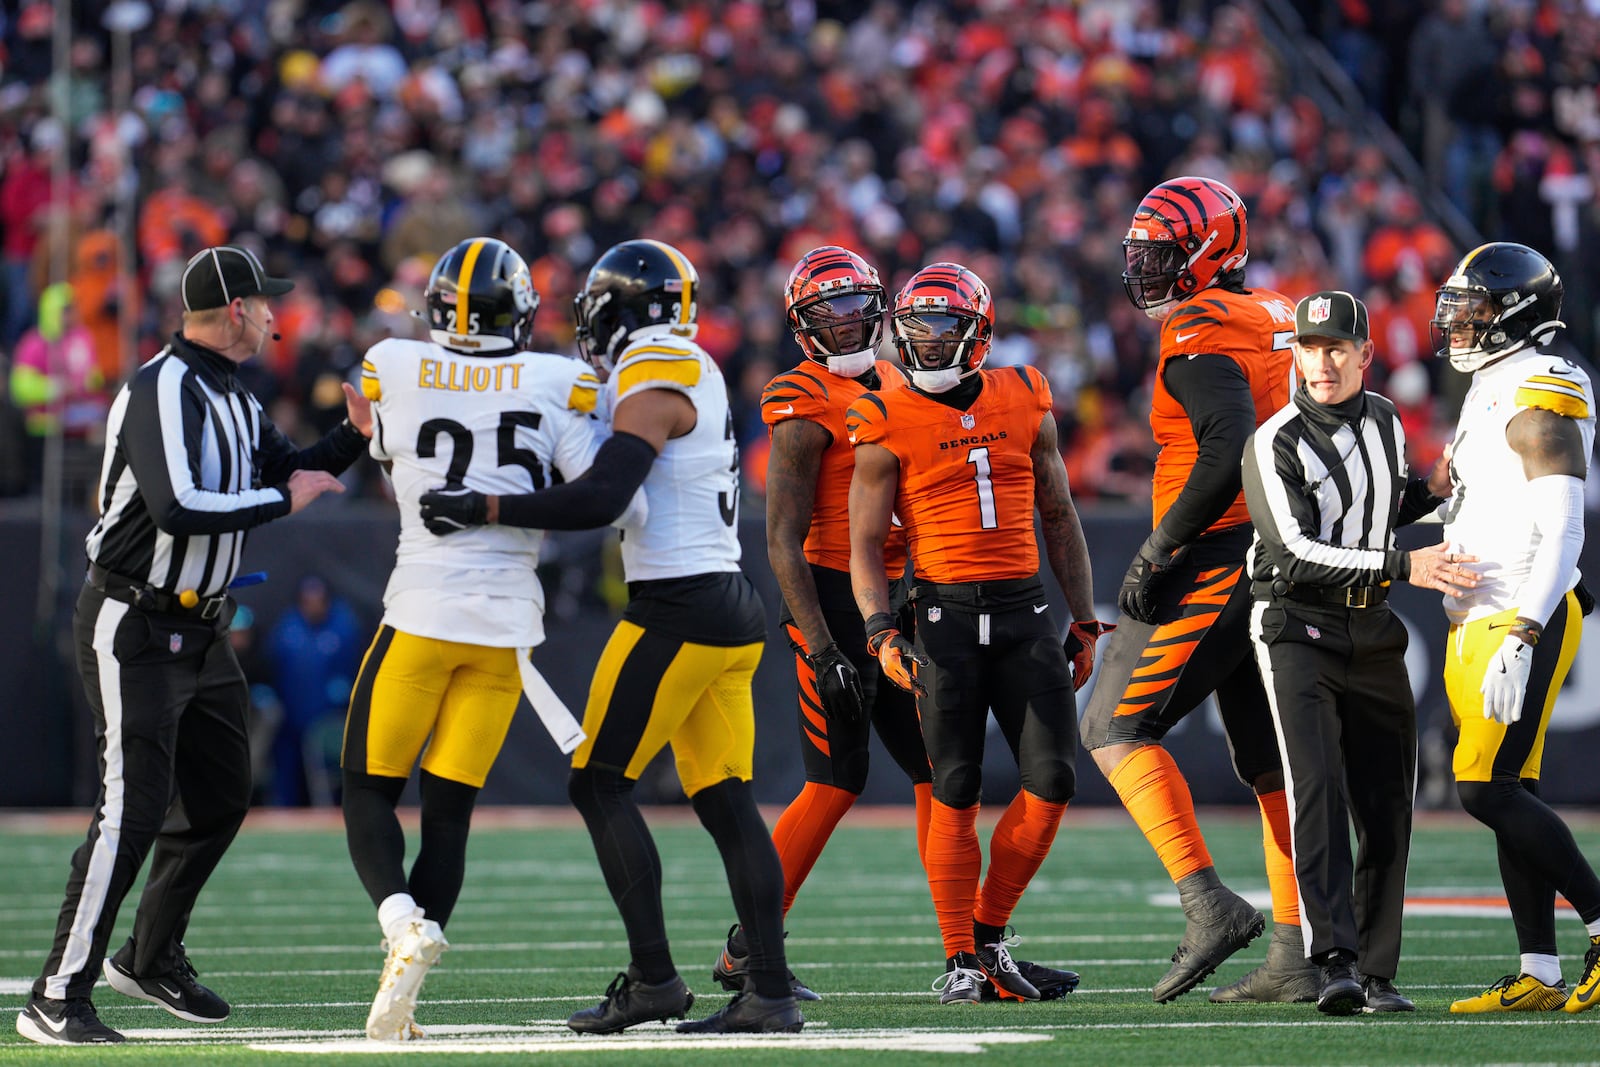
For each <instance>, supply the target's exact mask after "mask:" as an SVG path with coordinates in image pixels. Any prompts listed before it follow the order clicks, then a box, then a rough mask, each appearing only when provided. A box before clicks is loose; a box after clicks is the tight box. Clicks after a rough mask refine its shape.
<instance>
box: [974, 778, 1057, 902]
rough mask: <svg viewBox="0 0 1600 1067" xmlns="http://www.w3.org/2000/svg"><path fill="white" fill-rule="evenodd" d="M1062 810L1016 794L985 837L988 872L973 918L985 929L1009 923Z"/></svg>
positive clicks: (1022, 793)
mask: <svg viewBox="0 0 1600 1067" xmlns="http://www.w3.org/2000/svg"><path fill="white" fill-rule="evenodd" d="M1066 810H1067V806H1066V805H1065V804H1052V803H1051V802H1050V801H1048V800H1040V799H1039V798H1038V797H1036V796H1034V795H1032V794H1031V793H1028V792H1027V791H1025V790H1024V791H1019V792H1018V793H1017V795H1016V798H1015V799H1014V800H1012V801H1011V806H1010V807H1008V808H1006V812H1005V814H1004V815H1002V816H1000V821H999V822H998V823H997V824H996V825H995V828H994V835H993V836H992V837H990V838H989V873H988V874H987V875H985V876H984V879H983V891H982V892H981V893H979V894H978V906H977V908H976V909H975V910H974V912H973V918H974V919H976V920H977V921H978V922H980V923H983V924H984V925H985V926H1004V925H1005V924H1006V923H1008V922H1010V921H1011V912H1012V911H1013V910H1014V909H1015V908H1016V906H1017V901H1019V900H1021V899H1022V891H1023V890H1025V889H1027V888H1028V883H1029V882H1030V881H1032V879H1033V876H1034V873H1035V872H1036V871H1038V869H1039V865H1040V864H1041V863H1043V862H1044V858H1045V857H1046V856H1047V855H1049V854H1050V842H1052V841H1054V840H1055V839H1056V827H1058V826H1060V825H1061V813H1062V812H1064V811H1066Z"/></svg>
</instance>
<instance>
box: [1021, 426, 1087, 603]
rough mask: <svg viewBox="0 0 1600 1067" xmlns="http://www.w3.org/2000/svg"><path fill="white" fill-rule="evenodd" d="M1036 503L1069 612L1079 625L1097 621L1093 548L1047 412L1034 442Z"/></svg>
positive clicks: (1046, 550)
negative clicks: (1092, 561) (1079, 515)
mask: <svg viewBox="0 0 1600 1067" xmlns="http://www.w3.org/2000/svg"><path fill="white" fill-rule="evenodd" d="M1032 455H1033V500H1034V506H1035V507H1037V508H1038V509H1039V517H1040V518H1041V519H1042V520H1043V527H1044V548H1045V554H1046V555H1047V556H1048V557H1049V558H1050V569H1051V570H1052V571H1054V572H1055V576H1056V582H1057V584H1059V585H1060V586H1061V595H1062V596H1064V597H1066V598H1067V609H1068V610H1069V611H1071V612H1072V617H1073V619H1074V620H1076V621H1078V622H1090V621H1092V620H1093V619H1094V584H1093V581H1092V579H1091V575H1090V571H1089V545H1088V542H1087V541H1085V540H1084V537H1083V525H1082V524H1081V523H1080V522H1079V521H1078V509H1077V508H1076V507H1075V506H1073V503H1072V491H1071V489H1070V488H1069V487H1068V485H1067V468H1066V464H1064V463H1063V462H1062V461H1061V449H1060V448H1059V447H1058V446H1057V444H1056V420H1055V416H1053V415H1052V414H1050V412H1048V411H1047V412H1045V413H1044V416H1043V417H1042V418H1041V419H1040V420H1039V435H1038V436H1037V437H1036V438H1034V441H1033V452H1032Z"/></svg>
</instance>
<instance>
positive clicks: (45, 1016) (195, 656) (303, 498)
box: [17, 246, 372, 1045]
mask: <svg viewBox="0 0 1600 1067" xmlns="http://www.w3.org/2000/svg"><path fill="white" fill-rule="evenodd" d="M292 284H293V283H291V282H289V281H287V280H284V279H281V278H271V277H268V276H267V274H266V272H265V271H264V270H263V269H262V267H261V263H260V262H259V261H258V260H257V259H256V257H255V256H254V255H253V254H252V253H250V252H248V251H246V250H245V249H242V248H234V247H227V246H224V247H217V248H208V249H206V250H205V251H203V252H201V253H200V254H198V255H196V256H195V257H194V258H193V259H191V260H190V261H189V263H188V265H187V266H186V267H185V268H184V272H183V280H182V288H183V307H184V311H183V327H182V329H181V330H180V331H179V332H178V333H177V334H176V335H174V336H173V338H172V340H171V343H170V344H168V345H167V347H166V348H165V349H164V350H162V351H161V352H160V353H159V354H158V355H157V356H156V357H155V358H154V359H152V360H151V361H150V362H148V363H146V364H145V365H144V366H142V367H140V368H139V370H138V371H137V372H136V373H135V374H134V376H133V379H132V380H131V381H130V382H128V384H127V385H125V386H123V388H122V390H121V392H120V393H119V394H118V396H117V399H116V402H115V403H114V404H113V405H112V408H111V415H110V419H109V422H108V425H107V428H106V450H105V460H104V463H103V466H102V469H101V484H100V499H99V506H100V511H101V515H100V521H99V522H98V523H96V525H95V527H94V529H93V530H92V531H91V532H90V534H89V537H88V541H87V548H88V556H89V572H88V575H87V578H86V581H85V584H84V587H83V592H82V593H81V594H80V595H79V597H78V605H77V611H76V613H75V615H74V618H73V633H74V636H75V638H76V640H77V649H78V670H79V672H80V674H81V675H82V677H83V685H84V689H85V690H86V691H87V694H88V698H89V706H90V707H91V709H93V712H94V723H95V742H96V748H97V751H98V756H99V760H98V762H99V768H100V775H101V777H100V794H99V797H98V799H97V800H96V802H95V809H94V817H93V819H92V820H91V821H90V824H89V832H88V836H87V837H86V838H85V840H84V842H83V844H82V845H80V846H79V847H78V850H77V851H76V852H74V853H73V855H72V869H71V873H70V875H69V877H68V879H67V893H66V900H65V901H64V902H63V903H62V906H61V914H60V917H59V919H58V920H57V922H56V934H55V944H54V945H53V946H52V947H51V949H50V955H49V957H48V958H47V959H46V961H45V965H44V971H43V973H42V974H41V975H40V977H39V979H38V980H37V981H36V982H34V984H33V996H32V997H31V998H30V999H29V1000H28V1003H27V1006H26V1007H24V1008H23V1010H22V1012H21V1014H19V1015H18V1016H17V1032H18V1033H19V1034H21V1035H22V1036H23V1037H26V1038H28V1039H29V1040H32V1041H37V1042H39V1043H41V1044H52V1045H78V1044H105V1043H112V1042H119V1041H121V1040H123V1037H122V1035H121V1034H120V1033H118V1032H117V1031H116V1030H113V1029H112V1028H111V1027H109V1026H106V1025H105V1024H104V1023H102V1022H101V1021H100V1019H99V1017H98V1016H97V1015H96V1014H95V1010H94V1005H93V1004H92V1003H90V1000H89V993H90V990H91V989H92V988H93V986H94V983H95V980H96V979H97V978H98V977H99V976H100V973H101V964H102V960H103V961H104V971H105V976H106V980H107V981H108V982H109V983H110V984H111V987H112V988H113V989H115V990H117V991H118V992H120V993H124V994H127V995H128V996H132V997H137V998H139V999H141V1000H147V1001H152V1002H154V1003H156V1004H159V1005H161V1006H162V1007H163V1008H165V1009H166V1010H167V1011H169V1012H171V1013H172V1014H174V1015H176V1016H178V1017H179V1018H181V1019H187V1020H189V1021H190V1022H201V1023H209V1022H218V1021H220V1020H222V1019H224V1018H226V1017H227V1015H228V1004H227V1002H226V1001H224V1000H223V999H222V998H221V997H219V996H218V995H217V994H216V993H214V992H212V991H211V990H209V989H207V988H206V987H205V986H203V985H201V984H200V983H199V982H198V981H197V980H196V976H195V970H194V967H193V966H192V965H191V964H190V963H189V958H188V955H187V953H186V952H185V951H184V947H183V935H184V930H185V928H186V927H187V926H188V923H189V913H190V911H191V910H192V909H193V908H194V904H195V900H196V898H197V897H198V896H199V895H200V890H201V888H202V887H203V886H204V885H205V883H206V879H207V878H208V877H209V876H210V874H211V872H212V870H213V869H214V868H215V867H216V865H217V863H218V861H219V860H221V859H222V854H223V853H224V852H225V851H227V848H228V845H229V843H230V842H232V840H233V836H234V834H235V832H237V831H238V829H239V825H240V823H241V822H243V821H244V816H245V811H246V809H247V808H248V807H249V803H250V785H251V783H250V749H249V743H248V740H247V736H246V735H247V729H246V727H247V724H246V721H245V717H246V711H247V709H248V707H249V696H248V690H247V687H246V684H245V678H244V674H243V673H242V672H241V671H240V669H239V662H238V660H237V659H236V658H235V657H234V654H233V651H232V649H231V647H230V646H229V644H228V638H227V632H228V623H229V621H230V619H231V618H232V616H233V608H234V605H233V602H232V601H231V600H230V599H229V598H228V584H229V582H231V581H232V580H233V577H234V574H235V573H236V572H237V570H238V568H239V557H240V555H241V553H242V551H243V549H244V540H245V532H246V531H247V530H249V529H250V528H251V527H253V526H260V525H261V524H262V523H266V522H271V521H272V520H273V519H276V518H281V517H282V516H284V515H288V514H290V513H292V512H295V511H299V510H300V509H301V508H303V507H305V506H306V505H307V504H309V503H310V502H311V501H313V500H315V499H316V498H317V497H318V496H320V495H322V494H323V493H325V492H329V491H341V489H342V487H341V486H340V485H339V482H338V480H337V479H336V478H335V477H334V475H335V474H337V473H339V472H341V471H343V470H344V469H345V468H346V467H348V466H349V465H350V464H351V463H352V462H353V461H354V460H355V459H356V457H357V456H359V455H361V453H362V452H363V451H365V450H366V444H367V435H368V434H370V432H371V425H372V418H371V407H370V405H369V404H368V403H367V401H366V400H365V399H364V398H362V397H361V396H360V394H358V393H356V392H355V391H354V390H353V389H352V388H351V387H350V386H349V385H346V386H345V396H346V403H347V407H348V410H349V415H350V417H349V419H347V420H346V421H345V423H344V424H343V425H341V426H339V427H338V428H336V429H335V430H334V431H333V432H331V433H330V434H328V436H326V437H324V438H323V439H322V440H321V441H319V442H318V443H317V444H316V445H314V446H312V447H311V448H307V449H304V450H297V449H296V448H295V447H294V445H292V444H291V443H290V442H289V440H288V439H287V438H286V437H284V435H283V434H282V433H280V432H279V431H278V430H277V428H276V427H274V426H273V425H272V424H271V423H270V422H268V421H267V419H266V417H265V415H264V414H263V412H262V408H261V404H260V402H259V401H257V400H256V398H255V397H254V396H252V395H251V394H250V393H249V392H248V391H247V390H246V389H245V387H244V385H243V384H242V383H241V382H240V380H239V378H238V377H237V376H236V374H235V369H236V367H237V366H238V365H239V364H241V363H243V362H244V361H245V360H247V359H249V358H251V357H252V356H254V355H257V354H258V353H259V352H260V351H261V347H262V345H263V344H264V343H265V342H266V339H267V336H268V335H269V334H270V333H271V332H272V311H271V309H270V308H269V307H268V303H267V300H268V298H269V297H273V296H278V295H281V294H282V293H285V292H287V291H288V290H289V289H290V288H291V286H292ZM146 853H153V855H152V858H151V861H150V878H149V881H148V883H147V884H146V886H145V890H144V895H143V897H142V898H141V899H140V901H139V910H138V914H137V916H136V917H135V919H134V924H133V936H132V937H131V938H129V940H128V942H127V943H126V944H125V945H123V947H122V949H121V950H120V951H118V952H117V954H116V955H115V956H113V957H111V958H109V959H106V958H105V954H106V949H107V947H108V944H107V943H108V941H109V940H110V937H111V930H112V927H113V926H114V924H115V923H116V918H117V909H118V908H119V907H120V906H121V904H122V900H123V897H125V896H126V895H127V892H128V889H129V888H130V887H131V886H132V885H133V882H134V879H135V877H136V876H137V875H138V873H139V868H140V866H141V865H142V864H143V862H144V859H145V855H146Z"/></svg>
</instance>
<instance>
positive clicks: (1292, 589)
mask: <svg viewBox="0 0 1600 1067" xmlns="http://www.w3.org/2000/svg"><path fill="white" fill-rule="evenodd" d="M1250 593H1251V595H1253V596H1255V597H1256V598H1257V599H1260V600H1266V599H1268V598H1274V597H1276V598H1282V599H1284V600H1298V601H1301V602H1302V603H1306V604H1331V605H1333V606H1335V607H1340V608H1375V607H1377V606H1378V605H1379V604H1382V603H1383V602H1384V601H1385V600H1387V599H1388V598H1389V583H1388V582H1384V583H1383V584H1382V585H1340V586H1327V585H1301V584H1298V583H1295V582H1291V581H1288V580H1287V579H1284V578H1275V579H1273V580H1272V581H1270V582H1252V583H1251V584H1250Z"/></svg>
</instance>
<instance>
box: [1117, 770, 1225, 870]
mask: <svg viewBox="0 0 1600 1067" xmlns="http://www.w3.org/2000/svg"><path fill="white" fill-rule="evenodd" d="M1108 777H1109V780H1110V782H1111V788H1113V789H1115V790H1116V791H1117V796H1119V797H1121V798H1122V806H1123V807H1125V808H1127V809H1128V814H1129V815H1132V816H1133V821H1134V822H1136V823H1138V824H1139V829H1140V831H1142V832H1143V833H1144V836H1145V840H1146V841H1149V842H1150V845H1151V847H1152V848H1154V849H1155V850H1156V855H1157V856H1159V857H1161V862H1162V864H1163V865H1164V866H1165V867H1166V868H1167V874H1168V875H1169V876H1171V878H1172V880H1173V881H1174V882H1177V881H1178V880H1179V879H1181V878H1186V877H1188V876H1189V875H1191V874H1194V873H1195V872H1196V871H1203V870H1205V869H1206V868H1207V867H1210V866H1213V864H1212V862H1211V853H1210V852H1208V851H1207V850H1206V841H1205V838H1204V837H1202V836H1201V834H1200V824H1199V823H1198V822H1196V821H1195V817H1194V799H1193V798H1192V797H1191V796H1190V795H1189V783H1188V782H1187V781H1185V780H1184V777H1183V772H1182V771H1180V770H1178V765H1177V764H1176V763H1174V762H1173V761H1172V756H1171V755H1169V754H1168V753H1167V750H1166V749H1164V748H1162V747H1161V746H1160V745H1143V746H1141V747H1139V748H1136V749H1134V750H1133V751H1132V752H1131V753H1129V754H1128V757H1127V758H1126V759H1124V760H1123V761H1122V762H1121V763H1119V764H1117V766H1116V768H1115V769H1114V770H1112V772H1111V774H1110V775H1109V776H1108Z"/></svg>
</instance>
